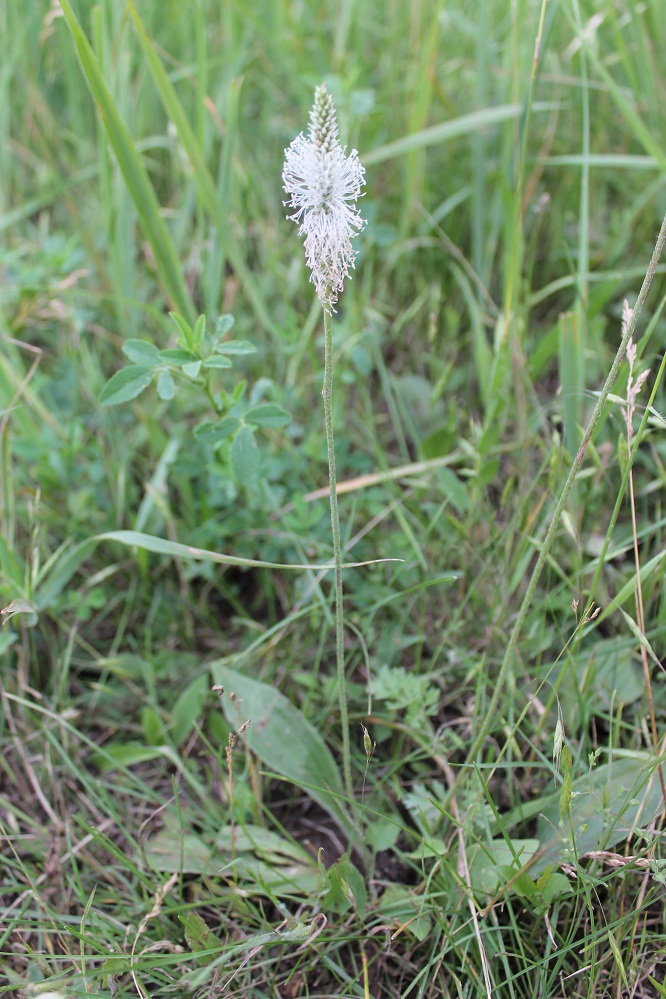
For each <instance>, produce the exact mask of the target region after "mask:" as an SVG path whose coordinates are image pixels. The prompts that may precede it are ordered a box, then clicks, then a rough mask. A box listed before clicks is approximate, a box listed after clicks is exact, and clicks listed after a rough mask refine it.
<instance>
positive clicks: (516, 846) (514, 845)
mask: <svg viewBox="0 0 666 999" xmlns="http://www.w3.org/2000/svg"><path fill="white" fill-rule="evenodd" d="M538 849H539V841H538V840H536V839H513V840H511V845H509V844H508V843H507V842H506V840H504V839H494V840H492V841H491V842H490V843H483V844H479V845H478V846H477V847H476V850H475V851H474V854H473V856H472V859H471V861H470V865H469V873H470V877H471V881H472V887H473V889H474V891H475V892H476V893H477V894H479V895H494V894H495V892H496V891H497V889H498V888H500V887H501V885H502V884H504V883H505V880H506V879H505V877H504V875H503V874H502V868H503V867H505V866H511V867H514V866H515V857H516V856H517V857H518V858H519V860H520V861H521V863H523V864H527V863H528V861H529V860H531V859H532V857H533V856H534V855H535V853H536V852H537V850H538ZM529 872H530V874H531V873H532V871H531V868H530V869H529Z"/></svg>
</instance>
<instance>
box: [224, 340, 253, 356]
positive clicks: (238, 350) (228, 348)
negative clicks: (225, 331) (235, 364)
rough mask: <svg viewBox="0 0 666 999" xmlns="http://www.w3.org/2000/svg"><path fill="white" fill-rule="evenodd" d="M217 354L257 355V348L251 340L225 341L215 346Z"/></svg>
mask: <svg viewBox="0 0 666 999" xmlns="http://www.w3.org/2000/svg"><path fill="white" fill-rule="evenodd" d="M215 352H216V353H217V354H256V352H257V348H256V347H255V345H254V344H253V343H251V342H250V341H249V340H225V341H223V342H222V343H216V344H215Z"/></svg>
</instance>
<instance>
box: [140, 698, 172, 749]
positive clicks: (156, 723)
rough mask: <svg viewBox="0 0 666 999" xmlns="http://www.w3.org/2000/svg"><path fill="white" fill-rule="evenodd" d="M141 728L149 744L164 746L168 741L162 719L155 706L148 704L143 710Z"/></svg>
mask: <svg viewBox="0 0 666 999" xmlns="http://www.w3.org/2000/svg"><path fill="white" fill-rule="evenodd" d="M141 728H142V729H143V737H144V739H145V740H146V742H147V743H148V745H149V746H162V745H163V744H164V742H165V741H166V739H165V732H164V725H163V724H162V719H161V718H160V716H159V715H158V713H157V712H156V711H155V709H154V708H151V707H148V706H146V707H145V708H144V709H143V711H142V712H141Z"/></svg>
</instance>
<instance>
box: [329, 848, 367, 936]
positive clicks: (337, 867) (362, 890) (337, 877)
mask: <svg viewBox="0 0 666 999" xmlns="http://www.w3.org/2000/svg"><path fill="white" fill-rule="evenodd" d="M326 874H327V880H328V886H327V890H326V892H325V894H324V896H323V898H322V905H323V907H324V908H325V909H329V910H331V909H332V910H333V911H334V912H345V910H346V909H349V908H350V907H351V908H353V909H355V910H356V914H357V916H358V917H359V919H361V920H362V919H363V918H364V917H365V908H366V905H367V903H368V893H367V891H366V887H365V881H364V880H363V875H362V874H361V872H360V871H359V870H358V868H356V867H354V865H353V864H352V862H351V860H350V859H349V857H347V856H346V855H345V856H343V857H341V858H340V860H338V861H337V862H336V863H335V864H332V865H331V866H330V867H329V869H328V871H327V872H326Z"/></svg>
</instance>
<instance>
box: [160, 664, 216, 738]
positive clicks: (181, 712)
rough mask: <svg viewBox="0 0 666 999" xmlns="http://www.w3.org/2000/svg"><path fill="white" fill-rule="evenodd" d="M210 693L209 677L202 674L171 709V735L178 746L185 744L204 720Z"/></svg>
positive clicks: (189, 685)
mask: <svg viewBox="0 0 666 999" xmlns="http://www.w3.org/2000/svg"><path fill="white" fill-rule="evenodd" d="M208 691H209V683H208V676H207V675H206V674H205V673H202V674H201V676H198V677H196V678H195V679H194V680H192V682H191V683H189V684H188V685H187V687H186V688H185V690H184V691H183V692H182V694H181V695H180V697H179V698H178V699H177V701H176V703H175V704H174V705H173V707H172V708H171V725H170V726H169V733H170V735H171V738H172V739H173V741H174V743H175V744H176V745H177V746H180V745H182V743H184V742H185V740H186V739H187V738H188V737H189V736H190V734H191V733H192V729H193V728H194V726H195V725H196V723H197V721H201V720H202V718H201V713H202V710H203V706H204V703H205V700H206V697H207V696H208Z"/></svg>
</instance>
